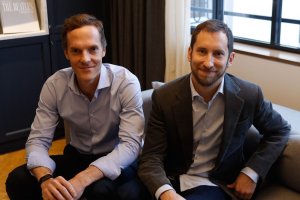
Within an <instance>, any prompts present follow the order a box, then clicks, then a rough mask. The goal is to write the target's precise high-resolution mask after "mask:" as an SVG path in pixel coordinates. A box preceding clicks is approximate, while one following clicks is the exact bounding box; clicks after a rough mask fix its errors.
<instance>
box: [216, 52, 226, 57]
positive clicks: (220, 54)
mask: <svg viewBox="0 0 300 200" xmlns="http://www.w3.org/2000/svg"><path fill="white" fill-rule="evenodd" d="M214 55H215V56H216V57H222V56H224V55H225V53H224V52H223V51H216V52H214Z"/></svg>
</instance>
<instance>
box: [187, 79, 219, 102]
mask: <svg viewBox="0 0 300 200" xmlns="http://www.w3.org/2000/svg"><path fill="white" fill-rule="evenodd" d="M220 84H221V82H220V81H218V82H216V83H214V84H212V85H209V86H206V85H202V84H199V83H198V82H197V81H193V85H194V88H195V90H196V91H197V92H198V94H199V95H201V96H202V97H203V99H204V101H205V102H206V103H208V102H209V101H210V100H211V99H212V97H213V96H214V94H215V93H216V92H217V90H218V88H219V86H220Z"/></svg>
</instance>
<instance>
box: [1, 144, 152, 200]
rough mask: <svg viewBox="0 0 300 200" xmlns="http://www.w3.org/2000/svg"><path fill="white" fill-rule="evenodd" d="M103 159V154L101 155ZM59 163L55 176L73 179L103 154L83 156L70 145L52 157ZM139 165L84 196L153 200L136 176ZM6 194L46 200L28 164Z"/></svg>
mask: <svg viewBox="0 0 300 200" xmlns="http://www.w3.org/2000/svg"><path fill="white" fill-rule="evenodd" d="M100 156H101V155H100ZM51 158H52V159H53V160H54V161H55V163H56V170H55V172H54V174H53V175H54V177H56V176H62V177H64V178H65V179H66V180H69V179H71V178H72V177H74V176H75V175H76V174H77V173H79V172H80V171H82V170H84V169H86V168H87V167H88V166H89V164H90V163H91V162H93V161H94V160H96V159H97V158H99V155H97V156H95V155H83V154H81V153H79V152H78V151H77V150H76V149H75V148H74V147H72V146H71V145H67V146H66V147H65V149H64V154H63V155H56V156H51ZM136 165H137V163H134V164H132V165H131V166H129V167H127V168H126V169H124V170H122V172H121V175H120V176H119V177H118V178H117V179H115V180H110V179H108V178H103V179H101V180H99V181H96V182H94V183H93V184H91V185H90V186H88V187H87V188H86V189H85V191H84V193H83V196H84V197H85V198H86V199H88V200H94V199H95V200H96V199H97V200H129V199H130V200H141V199H147V198H149V196H148V192H147V190H146V189H145V187H144V185H143V184H142V183H141V181H140V180H139V178H138V176H137V174H136V167H137V166H136ZM6 191H7V194H8V196H9V198H10V199H11V200H19V199H20V200H21V199H22V200H23V199H31V200H38V199H42V195H41V188H40V186H39V185H38V182H37V180H36V178H35V177H34V176H32V175H31V174H30V172H29V170H28V169H27V168H26V165H22V166H20V167H18V168H16V169H14V170H13V171H12V172H11V173H10V174H9V175H8V178H7V180H6Z"/></svg>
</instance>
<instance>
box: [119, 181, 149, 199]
mask: <svg viewBox="0 0 300 200" xmlns="http://www.w3.org/2000/svg"><path fill="white" fill-rule="evenodd" d="M117 196H118V199H121V200H127V199H130V200H149V199H151V195H150V194H149V192H148V190H147V189H146V187H145V186H144V185H143V184H142V182H140V181H139V180H137V179H132V180H130V181H128V182H127V183H125V184H123V185H121V186H119V187H118V188H117Z"/></svg>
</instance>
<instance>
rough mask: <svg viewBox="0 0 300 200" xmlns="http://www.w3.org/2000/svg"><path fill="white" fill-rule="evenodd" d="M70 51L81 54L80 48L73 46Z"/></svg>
mask: <svg viewBox="0 0 300 200" xmlns="http://www.w3.org/2000/svg"><path fill="white" fill-rule="evenodd" d="M70 52H71V53H72V54H79V52H80V50H79V49H76V48H72V49H71V50H70Z"/></svg>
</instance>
